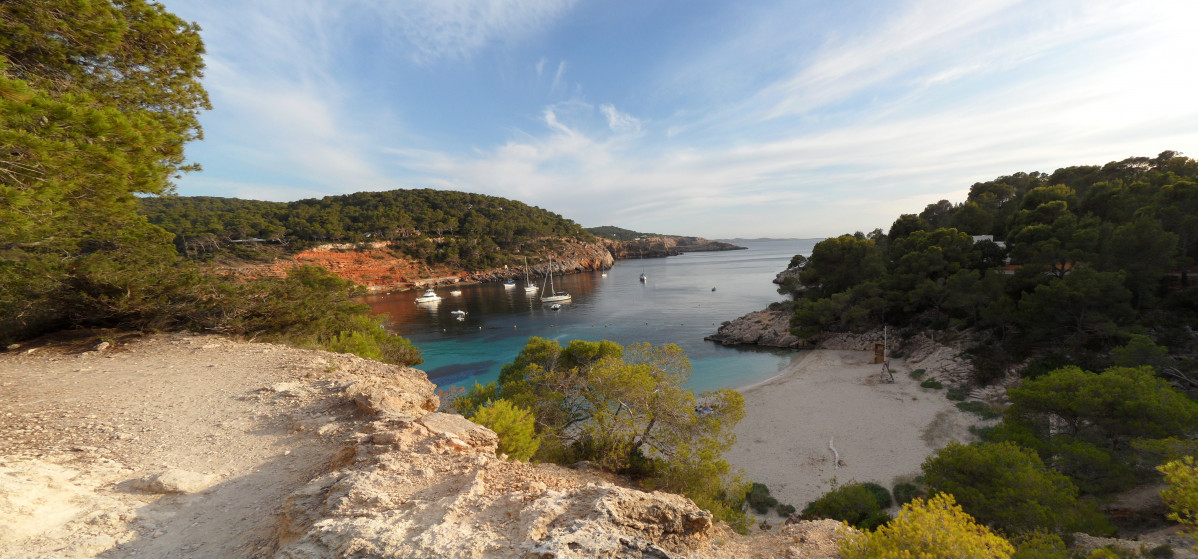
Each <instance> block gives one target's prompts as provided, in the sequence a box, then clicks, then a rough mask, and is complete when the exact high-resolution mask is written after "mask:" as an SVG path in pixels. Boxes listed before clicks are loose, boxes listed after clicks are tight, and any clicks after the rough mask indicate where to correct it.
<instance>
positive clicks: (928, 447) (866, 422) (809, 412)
mask: <svg viewBox="0 0 1198 559" xmlns="http://www.w3.org/2000/svg"><path fill="white" fill-rule="evenodd" d="M872 356H873V352H867V351H854V350H833V349H814V350H808V351H807V353H806V355H804V356H803V357H802V358H801V359H799V360H798V361H796V362H795V363H792V364H791V365H790V366H789V367H788V368H787V369H786V370H785V371H783V372H782V373H781V374H779V375H776V376H774V377H772V378H770V379H766V380H763V381H760V382H757V383H754V384H751V385H748V386H746V387H743V388H740V389H738V390H739V391H740V392H741V393H742V394H743V395H744V398H745V418H744V419H743V420H741V422H740V423H739V424H738V425H737V427H736V430H735V432H736V435H737V441H736V444H735V445H733V447H732V449H730V450H729V451H728V452H727V453H725V455H724V456H725V459H727V460H728V462H729V463H730V464H731V465H733V466H735V467H739V468H741V469H742V470H744V473H745V479H746V480H747V481H755V482H758V483H764V484H765V485H766V486H768V487H769V489H770V492H771V494H772V495H773V496H774V497H775V498H777V499H778V502H780V503H784V504H789V505H793V506H795V507H796V508H798V509H799V510H802V509H803V507H805V506H806V505H807V503H809V502H810V501H812V500H814V499H816V498H818V497H820V496H821V495H823V494H824V493H826V492H828V491H829V490H831V488H832V485H833V484H836V485H844V484H845V483H849V482H854V481H855V482H869V481H872V482H876V483H878V484H880V485H882V486H883V487H886V488H887V489H888V490H889V489H891V488H892V487H893V485H894V483H895V479H896V478H909V477H912V476H915V475H918V474H919V473H920V465H921V464H922V463H923V461H924V459H926V458H927V457H928V456H929V455H931V454H932V453H934V452H935V451H936V450H938V449H939V448H941V447H943V446H944V445H946V444H948V442H949V441H951V440H958V441H962V442H967V441H970V440H973V439H974V437H973V435H972V434H971V433H969V430H968V428H969V426H970V425H972V424H975V423H978V420H977V419H976V418H974V417H973V416H972V415H969V414H966V413H965V412H962V411H960V410H958V409H957V408H956V407H955V405H954V402H952V401H950V400H948V399H947V398H945V394H944V391H943V390H935V389H928V388H921V387H920V386H919V381H916V380H914V379H912V378H910V377H909V376H908V374H907V373H908V372H909V371H910V370H912V369H913V368H919V367H912V366H911V365H910V364H908V363H907V362H906V361H905V360H902V359H891V371H892V372H893V374H894V382H893V383H882V382H880V374H879V373H880V371H881V365H878V364H870V363H868V361H869V359H870V358H871V357H872ZM831 440H835V441H836V442H835V447H836V452H835V454H834V453H833V451H832V450H830V449H829V444H828V443H829V441H831ZM834 456H835V457H838V458H839V459H840V464H839V465H837V464H836V463H835V462H834Z"/></svg>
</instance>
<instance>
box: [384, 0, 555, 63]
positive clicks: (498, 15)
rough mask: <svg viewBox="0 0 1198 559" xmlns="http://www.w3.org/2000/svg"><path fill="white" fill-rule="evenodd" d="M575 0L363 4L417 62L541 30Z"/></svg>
mask: <svg viewBox="0 0 1198 559" xmlns="http://www.w3.org/2000/svg"><path fill="white" fill-rule="evenodd" d="M574 3H575V0H437V1H435V2H426V1H421V0H407V1H399V2H393V1H390V0H379V1H375V2H370V3H368V6H370V7H371V10H370V11H371V12H374V13H378V14H380V15H382V17H383V18H385V19H384V20H385V21H386V22H387V23H388V25H389V28H390V29H391V31H392V33H393V35H394V37H395V38H396V39H398V40H400V41H402V42H403V43H404V44H405V45H406V46H408V47H409V55H408V56H409V57H410V58H411V59H412V60H413V61H415V62H417V63H419V64H431V63H434V62H438V61H441V60H445V59H450V60H454V59H463V58H468V57H469V56H471V55H472V54H474V53H475V52H477V51H478V50H480V49H482V48H483V47H485V46H487V45H489V44H492V43H496V42H504V41H518V40H521V39H523V38H525V37H526V36H528V35H529V34H532V33H535V32H538V31H540V30H542V29H544V28H545V27H546V26H547V25H549V24H551V23H553V22H554V21H555V20H557V19H558V18H559V17H561V16H562V14H563V13H565V12H566V11H567V10H569V9H570V8H571V6H573V5H574Z"/></svg>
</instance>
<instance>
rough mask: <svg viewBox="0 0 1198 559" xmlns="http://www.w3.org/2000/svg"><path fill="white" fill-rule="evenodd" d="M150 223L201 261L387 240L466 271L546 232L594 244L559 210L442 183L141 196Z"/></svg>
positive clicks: (512, 256) (523, 249)
mask: <svg viewBox="0 0 1198 559" xmlns="http://www.w3.org/2000/svg"><path fill="white" fill-rule="evenodd" d="M141 207H142V212H143V213H144V214H145V215H146V216H147V218H148V219H149V221H150V223H152V224H154V225H158V226H159V227H162V228H163V229H165V230H167V231H169V232H171V233H174V234H175V245H176V247H177V248H178V250H179V251H180V252H181V253H183V254H185V255H187V256H189V257H192V258H196V259H206V258H211V257H212V256H214V255H217V254H220V253H227V252H230V251H235V248H236V247H234V246H233V241H247V240H253V239H260V240H265V241H271V242H275V243H279V244H283V245H286V247H287V250H288V251H290V252H295V251H299V250H302V249H304V248H308V247H311V246H314V245H316V244H322V243H339V244H345V243H351V244H352V243H366V242H378V241H382V242H386V243H388V244H389V246H391V247H392V248H393V249H395V250H397V251H398V252H399V253H400V254H402V255H404V256H407V257H410V258H413V259H417V260H420V261H423V262H426V263H429V264H446V265H449V266H453V267H459V268H462V269H465V270H470V271H475V270H481V269H485V268H495V267H502V266H503V265H505V264H518V263H519V262H520V257H519V256H517V255H519V254H521V253H528V252H533V253H536V252H537V251H540V250H543V249H545V248H546V246H547V245H546V243H547V242H549V241H548V240H549V239H555V238H570V239H577V240H581V241H593V240H594V238H593V237H592V236H591V234H590V233H587V232H586V231H585V230H583V229H582V228H581V227H580V226H579V225H578V224H576V223H574V222H573V221H570V220H568V219H565V218H563V217H562V216H560V215H558V214H555V213H552V212H549V211H547V210H543V209H541V208H537V207H535V206H529V205H527V204H524V203H522V202H518V201H515V200H509V199H506V198H500V197H496V196H487V195H484V194H472V193H467V192H456V191H448V190H431V189H415V190H390V191H385V192H357V193H354V194H345V195H340V196H325V197H324V198H319V199H316V198H311V199H305V200H298V201H295V202H261V201H256V200H241V199H237V198H215V197H206V196H190V197H183V196H162V197H152V198H143V199H141Z"/></svg>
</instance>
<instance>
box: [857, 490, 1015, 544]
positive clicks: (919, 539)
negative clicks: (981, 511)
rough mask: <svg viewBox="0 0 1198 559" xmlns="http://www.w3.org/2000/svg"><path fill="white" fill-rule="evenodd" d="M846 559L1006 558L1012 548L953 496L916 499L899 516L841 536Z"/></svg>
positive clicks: (904, 506)
mask: <svg viewBox="0 0 1198 559" xmlns="http://www.w3.org/2000/svg"><path fill="white" fill-rule="evenodd" d="M837 548H838V549H839V551H840V554H841V556H842V557H844V558H845V559H889V558H892V557H911V558H920V559H961V558H969V559H991V558H993V559H1008V558H1009V557H1011V553H1012V552H1014V548H1013V547H1012V546H1011V544H1010V542H1008V541H1007V540H1005V539H1003V538H1002V537H1001V536H998V535H996V534H994V533H992V532H990V530H988V529H987V528H986V527H985V526H981V525H979V524H978V523H977V522H975V521H974V519H973V518H972V517H970V516H969V515H968V514H966V513H965V512H964V511H963V510H961V507H959V506H957V504H956V502H955V501H954V500H953V497H952V495H947V494H944V493H941V494H938V495H936V496H934V497H932V498H931V499H929V500H927V501H924V500H923V499H916V500H914V501H912V502H910V503H907V504H906V505H903V510H902V511H900V512H899V515H898V517H896V518H895V519H894V520H892V521H890V522H889V523H888V524H886V525H885V526H881V527H879V528H878V529H877V530H875V531H873V532H859V533H856V534H853V535H850V536H849V537H847V538H844V539H842V540H841V541H840V542H839V543H838V544H837Z"/></svg>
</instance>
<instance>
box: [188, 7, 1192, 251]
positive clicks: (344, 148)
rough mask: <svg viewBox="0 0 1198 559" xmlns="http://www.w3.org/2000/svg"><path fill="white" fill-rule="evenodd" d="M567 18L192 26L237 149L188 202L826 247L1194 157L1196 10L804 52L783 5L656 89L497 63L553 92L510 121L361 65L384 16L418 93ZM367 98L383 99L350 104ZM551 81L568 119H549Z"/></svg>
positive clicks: (471, 14)
mask: <svg viewBox="0 0 1198 559" xmlns="http://www.w3.org/2000/svg"><path fill="white" fill-rule="evenodd" d="M217 1H218V0H212V2H217ZM206 5H207V4H206ZM330 6H332V7H330ZM363 6H364V7H363ZM571 6H572V3H571V2H564V1H563V2H546V3H533V2H509V3H498V4H490V3H485V2H453V1H448V2H444V3H440V2H433V3H423V4H421V5H419V6H415V5H414V4H411V3H401V4H395V5H392V4H389V3H383V2H381V0H380V1H378V2H376V3H374V4H369V3H368V4H364V5H362V6H358V7H357V8H355V9H354V10H350V9H346V8H343V7H336V5H334V4H327V3H323V2H315V1H304V0H296V1H295V2H294V3H293V2H282V1H279V2H277V5H272V6H271V7H270V8H269V9H263V10H259V11H253V10H251V11H248V12H247V13H245V14H239V15H238V17H237V18H233V17H230V16H229V15H228V14H226V13H224V12H225V11H227V10H225V8H227V6H219V5H209V7H210V12H211V13H213V14H216V15H214V16H212V17H218V16H219V17H220V19H219V20H217V21H219V22H220V24H219V25H208V24H207V23H205V20H203V19H201V18H195V16H189V17H193V18H195V19H200V21H201V23H203V24H205V29H206V36H205V38H206V40H207V41H208V43H209V45H210V46H209V51H210V53H211V54H210V57H209V63H210V72H209V79H208V80H207V82H206V83H207V86H208V88H209V90H210V91H212V92H213V98H214V103H215V104H216V105H217V111H216V113H214V114H213V115H208V116H205V126H206V128H207V130H206V131H207V133H208V137H209V138H210V140H209V142H211V141H212V138H214V137H219V138H220V139H221V140H220V142H219V143H215V144H213V145H212V146H211V147H204V148H203V149H207V150H209V153H211V154H212V155H214V157H212V158H209V159H208V160H204V159H201V162H202V163H204V165H205V167H206V169H207V170H206V172H205V176H204V177H203V179H202V180H199V179H200V177H195V178H188V179H185V182H184V186H186V185H192V186H194V187H196V188H200V187H202V188H211V189H215V188H224V189H226V190H229V189H237V191H238V192H239V193H241V192H247V191H248V190H249V189H250V188H251V186H249V185H251V184H253V183H254V181H260V182H261V183H262V185H263V187H262V190H261V192H262V193H263V194H261V195H258V196H255V195H252V194H239V195H245V196H246V197H257V198H261V197H267V196H270V197H276V196H277V197H278V199H293V198H295V197H297V196H298V195H300V193H303V194H302V195H304V196H308V195H312V194H311V193H313V192H325V193H336V192H350V191H355V190H362V189H367V188H392V187H399V186H415V185H431V186H436V187H442V188H454V189H462V190H468V191H474V192H483V193H487V194H494V195H499V196H508V197H512V198H516V199H520V200H523V201H525V202H528V203H530V204H535V205H538V206H541V207H545V208H548V209H551V210H552V211H555V212H558V213H561V214H563V215H565V216H567V217H569V218H571V219H574V220H576V221H579V222H581V223H583V224H585V225H600V224H615V225H621V226H625V227H631V228H634V229H641V230H654V231H670V232H678V233H687V234H701V235H706V236H735V235H751V236H756V235H791V236H823V235H831V234H838V233H841V232H846V231H852V230H858V229H859V230H869V229H872V228H874V227H886V226H888V225H889V223H890V222H891V221H892V220H893V219H894V218H895V217H896V216H897V215H898V214H899V213H903V212H918V211H919V210H920V209H922V207H923V205H925V204H927V203H930V202H934V201H936V200H939V199H941V198H947V199H950V200H953V201H960V200H961V199H963V198H964V193H965V189H967V188H968V185H969V184H970V183H972V182H974V181H981V180H988V179H991V178H994V177H995V176H998V175H1000V174H1007V173H1011V172H1016V171H1032V170H1041V171H1051V170H1052V169H1054V168H1056V167H1059V166H1065V165H1074V164H1091V163H1102V162H1105V161H1109V160H1113V159H1121V158H1123V157H1128V156H1132V155H1154V154H1156V153H1157V152H1159V151H1161V150H1164V149H1178V150H1182V151H1187V150H1189V151H1191V152H1194V153H1189V154H1190V155H1196V154H1198V105H1195V104H1194V103H1193V101H1192V100H1191V99H1190V97H1192V92H1193V91H1196V90H1198V75H1196V74H1195V73H1193V72H1185V71H1183V70H1182V67H1181V66H1179V64H1183V62H1179V60H1180V59H1179V58H1178V56H1179V53H1189V52H1198V34H1194V33H1192V32H1191V31H1190V30H1189V29H1187V27H1186V26H1187V22H1188V21H1193V20H1194V19H1198V5H1191V4H1189V3H1175V2H1163V1H1162V2H1137V3H1135V4H1134V5H1132V4H1130V3H1124V2H1116V1H1104V0H1094V1H1086V2H1080V1H1072V0H1044V1H1043V2H1030V1H1028V2H1021V1H1016V0H983V1H980V2H972V3H964V4H962V3H959V2H943V1H939V0H926V1H923V0H913V1H910V2H906V3H903V4H900V5H898V6H897V7H894V8H890V7H887V8H885V9H888V10H891V11H889V12H882V13H874V14H872V16H873V17H871V18H869V19H866V20H860V21H858V20H852V21H850V22H849V24H841V23H842V22H840V21H838V20H836V19H835V18H832V17H831V16H825V17H828V18H830V19H827V20H822V21H817V22H812V23H807V24H805V26H804V28H803V29H804V32H803V33H796V32H794V30H793V29H790V28H788V25H783V24H781V23H779V22H778V20H787V21H790V20H788V18H786V17H779V16H778V14H777V13H774V12H777V11H779V10H783V11H785V10H794V9H796V8H794V7H793V6H792V5H791V4H789V3H786V2H781V3H779V4H776V5H766V6H767V7H766V8H761V9H760V11H759V12H752V11H750V13H749V15H746V16H744V17H746V18H748V19H746V20H745V21H737V22H736V25H729V26H722V27H721V28H726V29H732V30H739V29H745V30H747V31H745V32H743V33H740V34H736V33H734V34H732V35H730V36H727V37H718V36H712V37H706V36H705V37H703V38H702V39H703V41H704V42H702V43H696V44H687V45H682V46H681V47H686V48H681V47H680V48H679V51H684V52H688V53H690V52H693V53H695V54H694V55H693V57H692V58H690V59H687V60H685V61H684V63H682V64H677V65H668V64H662V65H658V66H655V67H654V68H653V69H654V70H655V71H656V72H657V73H658V74H659V75H660V77H659V78H653V79H651V80H648V83H644V82H640V81H637V80H634V79H631V78H630V79H629V80H628V81H627V82H620V83H615V84H613V83H612V82H611V80H610V75H611V72H612V71H613V70H612V69H611V68H607V69H606V70H605V71H606V72H608V73H607V74H593V73H588V72H589V71H593V70H594V69H595V67H596V66H603V64H602V61H599V62H598V63H597V62H596V60H594V59H589V58H587V57H586V56H584V55H582V54H580V53H578V52H576V51H571V50H570V49H568V48H560V49H555V48H551V46H550V45H544V44H536V45H533V46H531V47H530V48H528V49H527V50H526V51H523V52H522V51H520V49H512V48H505V49H500V50H503V52H504V54H505V57H511V60H512V65H511V67H512V68H519V69H523V71H522V74H521V75H523V76H524V77H525V78H527V80H528V89H527V90H525V91H522V92H519V93H522V95H520V99H521V101H524V100H526V99H527V98H528V97H529V95H527V93H528V92H530V91H535V92H536V93H537V94H540V95H542V97H536V98H535V99H534V100H533V101H532V102H526V103H523V104H519V105H503V106H500V103H498V102H497V101H493V100H494V99H495V98H498V97H501V95H499V94H501V93H503V92H495V91H491V90H489V89H488V87H489V85H490V84H482V85H479V84H475V83H471V82H469V81H466V82H464V83H467V85H470V86H475V88H476V89H479V91H473V90H472V89H470V88H469V87H463V88H460V91H459V90H454V89H450V90H447V91H449V93H450V94H451V95H450V96H451V97H452V98H451V99H447V100H445V101H444V103H445V105H440V104H438V103H442V100H441V99H439V98H432V97H430V98H427V99H424V100H423V101H422V103H425V104H426V105H419V104H414V102H413V101H411V100H409V99H405V98H403V95H402V94H401V93H399V92H397V91H393V90H391V89H389V88H388V87H386V86H384V85H377V86H375V84H374V82H373V79H374V77H375V76H374V75H371V74H369V73H367V74H365V75H364V76H363V75H362V74H354V73H351V72H353V71H355V69H354V68H352V67H350V65H348V64H347V63H346V58H345V57H346V56H347V54H346V52H347V51H345V48H346V45H347V44H350V43H353V42H354V41H356V40H357V39H355V33H361V32H362V31H361V30H362V29H363V27H361V26H362V25H363V23H362V21H363V20H367V19H369V20H371V21H373V22H375V23H373V24H372V25H373V26H367V27H365V29H367V30H369V31H373V32H379V33H382V36H383V39H379V40H380V41H382V40H386V41H392V42H398V43H399V44H401V45H402V48H400V49H394V50H390V51H385V52H383V53H381V54H380V55H379V60H382V61H384V62H385V61H387V60H388V59H387V56H388V53H392V55H393V56H394V57H395V58H396V60H398V61H399V62H398V63H401V64H403V65H405V67H407V68H412V69H413V70H412V71H411V72H408V73H404V74H403V75H402V78H403V79H412V80H416V79H422V78H427V79H443V78H444V77H445V76H446V75H451V74H453V73H455V72H462V73H465V72H475V70H471V68H473V66H472V64H474V63H472V62H471V61H469V60H468V59H470V58H471V57H473V56H476V55H477V54H478V53H480V52H482V50H483V49H488V48H492V47H497V46H502V45H508V44H512V43H515V42H520V41H524V40H528V41H532V40H533V39H531V37H534V36H535V35H537V34H538V33H542V32H544V31H543V30H544V29H547V28H550V27H552V25H553V23H554V22H555V21H558V20H559V19H561V18H564V17H565V16H564V15H563V14H565V12H566V11H568V9H569V8H570V7H571ZM409 8H410V9H409ZM397 12H404V14H403V15H402V17H400V16H396V13H397ZM787 13H789V12H787ZM268 14H269V15H268ZM837 15H840V16H843V14H837ZM392 16H395V17H392ZM753 17H757V18H759V20H758V21H753V20H752V18H753ZM378 22H385V23H378ZM421 22H423V23H426V24H428V25H427V26H426V27H424V28H422V29H415V28H416V27H419V25H420V24H421ZM380 25H384V26H385V33H383V32H382V31H380V27H379V26H380ZM825 28H826V30H823V29H825ZM817 30H819V33H820V34H815V32H816V31H817ZM804 45H806V46H804ZM792 51H793V53H794V54H791V53H792ZM521 52H522V54H521ZM513 53H515V54H513ZM529 53H536V54H535V55H534V54H529ZM540 53H546V54H545V55H544V56H541V55H540ZM773 53H786V54H785V55H779V56H773V55H772V54H773ZM495 58H496V59H504V57H495ZM567 60H569V61H570V62H569V63H567ZM632 62H634V61H624V60H622V61H621V62H620V64H621V65H624V64H631V63H632ZM437 65H440V66H442V67H443V68H442V69H441V70H444V71H440V70H433V69H430V68H431V67H433V66H437ZM530 67H531V68H532V69H533V70H535V72H536V76H535V78H533V77H531V76H530V74H529V73H528V69H529V68H530ZM620 68H621V71H622V68H623V66H621V67H620ZM376 69H377V68H376ZM642 69H643V68H642ZM356 71H358V72H362V70H360V69H359V70H356ZM704 72H706V76H705V77H703V78H702V79H700V78H699V77H698V76H700V75H701V74H703V73H704ZM516 73H520V72H512V74H516ZM474 75H475V74H473V73H472V74H471V76H472V77H473V76H474ZM364 85H365V86H366V87H372V86H373V87H377V88H378V89H379V92H376V93H373V94H372V95H367V94H364V93H362V92H361V91H360V90H358V89H354V88H355V87H357V88H361V87H363V86H364ZM546 85H548V87H549V94H550V95H549V96H548V97H547V98H548V99H551V100H553V101H554V102H552V103H551V104H545V101H540V100H543V99H546V97H543V95H544V94H545V90H544V88H545V87H546ZM417 89H418V88H417ZM409 95H411V93H409ZM537 99H539V100H537ZM492 103H493V104H495V105H496V112H494V113H490V116H491V117H492V118H491V119H487V118H486V117H484V118H481V119H479V120H476V121H472V122H469V123H467V125H466V126H463V128H464V129H468V130H470V132H471V133H470V134H469V135H468V136H467V137H462V138H456V137H449V134H448V133H446V132H444V131H443V130H442V129H441V127H440V125H441V124H442V122H435V123H434V124H433V125H432V126H431V127H429V126H426V127H424V128H416V127H414V125H413V124H412V123H411V122H408V121H405V115H411V114H418V113H421V112H423V111H426V110H428V109H435V110H437V111H439V112H438V114H443V115H450V116H452V115H453V114H454V113H455V110H457V109H458V108H459V107H463V106H466V105H480V104H481V105H487V104H492ZM480 114H482V113H480ZM480 133H488V134H489V136H490V137H492V138H493V137H496V136H498V137H499V138H501V139H500V140H498V141H493V140H485V141H484V140H479V139H478V137H480V136H481V135H482V134H480ZM222 166H228V167H227V168H222ZM286 184H294V185H295V187H294V188H295V190H294V192H295V194H296V196H285V195H284V194H283V193H285V192H287V190H286V187H281V186H279V185H286ZM180 190H181V192H183V193H198V192H195V191H187V190H186V189H184V188H182V187H181V189H180Z"/></svg>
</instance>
